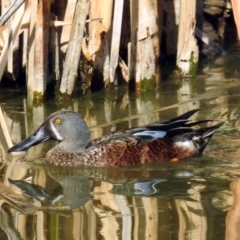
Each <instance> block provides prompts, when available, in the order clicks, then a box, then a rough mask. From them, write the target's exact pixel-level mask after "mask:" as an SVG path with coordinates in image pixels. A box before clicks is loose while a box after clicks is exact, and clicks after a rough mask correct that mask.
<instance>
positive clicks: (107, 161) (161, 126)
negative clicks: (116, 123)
mask: <svg viewBox="0 0 240 240" xmlns="http://www.w3.org/2000/svg"><path fill="white" fill-rule="evenodd" d="M198 110H199V109H194V110H191V111H189V112H186V113H184V114H182V115H181V116H178V117H176V118H173V119H170V120H165V121H160V122H155V123H152V124H149V125H146V126H144V127H137V128H131V129H127V130H123V131H116V132H110V133H108V134H106V135H103V136H102V137H100V138H97V139H95V140H92V141H90V133H89V129H88V127H87V124H86V122H85V121H84V120H83V119H82V118H81V117H80V116H79V114H78V113H76V112H74V111H57V112H55V113H53V114H51V115H50V116H49V117H48V118H47V119H46V120H45V122H44V123H43V124H42V125H41V126H40V127H39V128H38V129H37V130H36V131H35V132H34V133H33V134H32V135H31V136H29V137H28V138H26V139H25V140H23V141H22V142H20V143H18V144H16V145H15V146H13V147H11V148H10V149H9V150H8V152H19V151H26V150H27V149H29V148H30V147H32V146H34V145H37V144H39V143H42V142H45V141H47V140H56V141H58V142H59V143H58V144H57V145H56V146H55V147H54V148H52V149H50V150H49V151H48V152H47V156H46V160H47V161H48V162H50V163H53V164H55V165H62V166H78V165H91V166H110V167H119V166H130V165H134V164H138V163H146V162H162V161H171V160H173V159H175V160H179V159H184V158H188V157H191V156H194V155H197V154H200V153H201V152H202V151H203V150H204V148H205V147H206V145H207V144H208V142H209V140H210V139H211V137H212V135H213V134H214V132H215V131H216V130H217V129H218V128H219V127H220V126H222V125H223V122H221V123H218V124H216V125H214V126H211V127H206V128H199V129H193V128H192V127H193V126H196V125H198V124H201V123H204V122H208V121H210V120H203V121H197V122H189V120H188V118H190V117H191V116H192V115H193V114H194V113H196V112H197V111H198Z"/></svg>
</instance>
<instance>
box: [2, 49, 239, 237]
mask: <svg viewBox="0 0 240 240" xmlns="http://www.w3.org/2000/svg"><path fill="white" fill-rule="evenodd" d="M236 49H237V50H238V48H232V49H230V50H229V51H230V54H229V55H227V56H222V57H219V58H218V59H217V60H214V61H213V62H212V63H211V64H210V66H209V65H208V66H206V67H205V72H206V73H203V75H202V76H201V77H199V78H198V79H195V80H182V81H178V82H176V81H174V80H169V81H168V82H165V83H163V84H162V86H161V89H160V90H158V91H150V92H143V93H128V92H127V90H126V89H125V88H120V89H117V90H112V91H108V92H101V93H97V94H93V95H87V96H83V97H79V98H76V99H73V100H71V101H68V102H54V101H49V102H47V103H46V104H44V105H41V106H36V107H35V108H34V109H33V110H32V111H27V110H26V99H25V98H24V96H18V94H16V93H11V92H3V93H2V92H1V96H0V101H1V106H2V110H3V114H4V117H5V120H6V123H7V125H8V129H9V131H10V135H11V138H12V141H13V142H14V143H17V142H19V141H20V140H21V139H23V138H25V137H26V136H28V135H29V134H31V133H32V132H33V131H34V129H36V128H37V127H38V126H39V125H40V124H41V123H42V122H43V121H44V119H45V118H46V117H47V116H48V115H49V114H50V113H52V112H53V111H55V110H59V109H61V108H65V109H71V110H75V111H77V112H79V113H80V114H81V115H82V116H83V117H84V118H85V120H86V121H87V123H88V126H89V128H90V130H91V136H92V138H96V137H98V136H101V135H102V134H104V133H106V132H109V131H113V130H117V129H123V128H129V127H134V126H141V125H144V124H148V123H150V122H154V121H157V120H159V119H161V120H163V119H168V118H171V117H175V116H177V115H179V114H182V113H184V112H186V111H188V110H191V109H193V108H200V109H201V111H200V112H199V113H198V114H196V115H195V116H194V117H193V119H194V120H200V119H213V120H214V121H213V122H211V123H209V125H210V124H215V123H216V122H218V121H225V122H226V124H225V126H224V127H222V128H221V129H220V130H219V131H218V132H217V133H215V135H214V137H213V138H212V140H211V141H210V143H209V145H208V147H207V149H206V150H205V151H204V153H203V155H202V156H197V157H193V158H191V159H186V160H183V161H179V162H177V163H162V164H145V165H138V166H133V167H130V168H116V169H115V168H114V169H112V168H93V167H78V168H62V167H56V166H50V165H48V164H46V163H45V162H44V161H42V158H44V156H45V153H46V152H47V150H48V149H49V148H51V147H52V146H53V144H54V143H52V142H50V143H44V144H42V145H39V146H35V147H33V148H32V149H30V150H29V151H28V153H27V155H26V156H25V155H24V156H20V155H16V156H11V157H10V156H9V154H7V143H6V140H5V138H4V135H3V132H2V131H1V132H0V140H1V145H0V158H1V165H0V176H1V181H2V182H3V183H4V184H5V185H6V186H8V187H9V188H10V189H12V190H13V192H14V193H16V194H19V196H22V197H23V196H25V199H27V201H26V202H25V200H20V201H19V202H18V201H16V199H17V196H15V197H13V196H12V195H11V194H12V193H11V194H10V193H9V194H7V195H6V193H5V192H4V191H1V192H0V195H1V196H2V198H1V199H0V201H1V208H0V215H1V217H0V239H1V240H4V239H9V238H11V239H64V240H65V239H68V240H71V239H91V240H92V239H93V240H94V239H97V240H98V239H111V240H112V239H124V240H127V239H164V240H168V239H189V240H190V239H191V240H192V239H201V240H204V239H207V240H209V239H211V240H213V239H217V240H219V239H240V233H239V230H238V222H239V220H240V211H239V208H240V205H239V202H240V201H239V199H240V190H239V189H240V160H239V153H240V150H239V149H240V136H239V135H240V134H239V127H240V121H239V119H240V118H239V116H240V111H239V107H238V106H239V104H240V98H239V87H240V82H239V80H238V77H239V76H238V72H237V64H238V62H237V61H236V59H237V58H239V57H238V56H239V53H237V52H236ZM231 51H232V52H231ZM238 51H239V50H238ZM26 160H27V161H26ZM0 187H1V189H3V187H2V186H1V185H0ZM4 194H5V195H4ZM9 196H10V197H9ZM26 196H27V197H26ZM11 197H12V198H14V199H11ZM28 201H30V202H31V204H32V205H30V203H29V202H28ZM27 203H28V205H27V206H26V205H24V204H27ZM36 207H37V209H36ZM31 211H32V212H31ZM33 212H34V213H33ZM8 236H9V238H8Z"/></svg>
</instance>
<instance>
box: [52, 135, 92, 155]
mask: <svg viewBox="0 0 240 240" xmlns="http://www.w3.org/2000/svg"><path fill="white" fill-rule="evenodd" d="M89 137H90V136H89V135H88V134H86V136H84V138H78V137H77V138H76V139H71V141H66V140H63V141H61V142H60V143H59V144H58V145H57V146H55V148H56V149H57V150H58V151H61V152H78V151H81V150H83V149H85V148H86V147H87V145H88V143H89Z"/></svg>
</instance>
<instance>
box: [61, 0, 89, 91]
mask: <svg viewBox="0 0 240 240" xmlns="http://www.w3.org/2000/svg"><path fill="white" fill-rule="evenodd" d="M88 12H89V3H88V0H78V2H77V4H76V10H75V15H74V19H73V23H72V28H71V34H70V40H69V43H68V49H67V54H66V59H65V63H64V68H63V75H62V81H61V86H60V92H61V93H62V94H67V95H71V94H72V91H73V87H74V83H75V79H76V76H77V70H78V65H79V59H80V54H81V44H82V39H83V33H84V28H85V23H86V18H87V15H88Z"/></svg>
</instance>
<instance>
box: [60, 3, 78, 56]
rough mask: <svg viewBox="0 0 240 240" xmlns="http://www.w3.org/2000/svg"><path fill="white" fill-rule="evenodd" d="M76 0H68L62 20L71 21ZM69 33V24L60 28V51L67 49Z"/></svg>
mask: <svg viewBox="0 0 240 240" xmlns="http://www.w3.org/2000/svg"><path fill="white" fill-rule="evenodd" d="M76 3H77V0H68V1H67V6H66V9H65V16H64V22H70V23H72V21H73V16H74V11H75V8H76ZM70 34H71V25H65V26H63V29H62V34H61V39H60V46H61V51H62V52H63V53H65V52H66V51H67V47H68V41H69V38H70Z"/></svg>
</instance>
